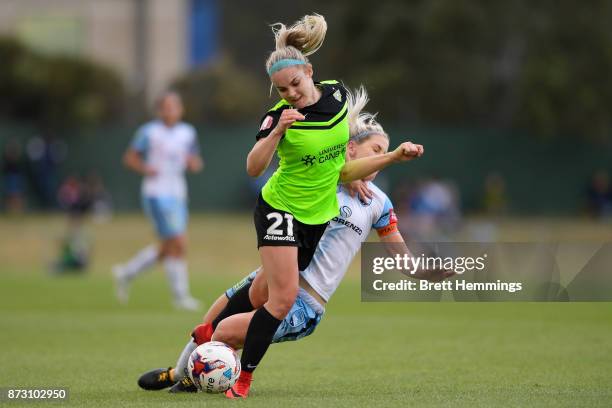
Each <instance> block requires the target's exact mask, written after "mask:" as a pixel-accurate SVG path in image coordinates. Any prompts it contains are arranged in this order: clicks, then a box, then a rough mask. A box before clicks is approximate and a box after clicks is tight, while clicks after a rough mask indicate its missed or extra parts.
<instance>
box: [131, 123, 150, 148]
mask: <svg viewBox="0 0 612 408" xmlns="http://www.w3.org/2000/svg"><path fill="white" fill-rule="evenodd" d="M148 129H149V126H147V125H144V126H141V127H140V128H139V129H138V130H137V131H136V135H134V139H132V143H131V145H130V147H131V148H132V149H134V150H136V151H137V152H138V153H140V154H146V153H147V151H148V150H149V132H148V131H147V130H148Z"/></svg>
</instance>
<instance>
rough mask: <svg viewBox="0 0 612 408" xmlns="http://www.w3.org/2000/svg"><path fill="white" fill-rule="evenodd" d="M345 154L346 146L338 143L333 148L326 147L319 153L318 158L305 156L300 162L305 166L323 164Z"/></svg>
mask: <svg viewBox="0 0 612 408" xmlns="http://www.w3.org/2000/svg"><path fill="white" fill-rule="evenodd" d="M345 152H346V144H344V143H340V144H337V145H334V146H330V147H326V148H325V149H323V150H321V151H320V152H319V155H318V156H313V155H310V154H306V155H304V156H303V157H302V162H303V163H304V165H305V166H312V165H314V164H315V163H325V162H326V161H328V160H333V159H336V158H338V157H340V155H344V153H345Z"/></svg>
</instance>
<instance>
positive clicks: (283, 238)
mask: <svg viewBox="0 0 612 408" xmlns="http://www.w3.org/2000/svg"><path fill="white" fill-rule="evenodd" d="M263 239H267V240H268V241H291V242H295V238H294V237H293V236H292V235H285V236H279V235H270V234H266V235H264V237H263Z"/></svg>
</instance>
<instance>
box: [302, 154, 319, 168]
mask: <svg viewBox="0 0 612 408" xmlns="http://www.w3.org/2000/svg"><path fill="white" fill-rule="evenodd" d="M315 159H316V157H315V156H311V155H309V154H307V155H305V156H304V157H302V162H303V163H304V165H305V166H312V165H313V164H314V163H315Z"/></svg>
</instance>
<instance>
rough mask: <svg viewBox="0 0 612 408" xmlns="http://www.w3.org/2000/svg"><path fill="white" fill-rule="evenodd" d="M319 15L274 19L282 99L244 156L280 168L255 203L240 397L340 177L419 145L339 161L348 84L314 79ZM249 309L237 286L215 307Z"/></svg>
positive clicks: (275, 74) (252, 167) (285, 306)
mask: <svg viewBox="0 0 612 408" xmlns="http://www.w3.org/2000/svg"><path fill="white" fill-rule="evenodd" d="M326 30H327V24H326V22H325V19H324V18H323V17H322V16H320V15H311V16H305V17H304V18H302V20H300V21H298V22H297V23H296V24H294V25H293V26H292V27H290V28H287V27H285V25H283V24H277V25H276V30H275V31H274V33H275V38H276V50H275V51H273V52H272V53H271V54H270V56H269V57H268V60H267V62H266V69H267V72H268V75H269V76H270V80H271V81H272V85H273V86H274V87H275V88H276V90H277V91H278V93H279V95H280V96H281V98H282V100H281V101H280V102H278V103H277V104H276V105H275V106H274V107H273V108H272V109H271V110H270V111H268V112H267V114H266V115H265V116H264V118H263V119H262V121H261V126H260V130H259V133H258V134H257V137H256V139H257V142H256V143H255V146H254V147H253V149H252V150H251V152H250V153H249V155H248V157H247V163H246V165H247V166H246V167H247V172H248V174H249V175H250V176H252V177H257V176H259V175H261V174H262V173H263V172H264V171H265V170H266V168H267V166H268V165H269V163H270V161H271V159H272V156H273V154H274V152H275V151H277V152H278V156H279V158H280V162H279V168H278V169H277V170H276V171H275V172H274V174H273V175H272V177H271V178H270V179H269V180H268V182H267V183H266V185H265V186H264V187H263V189H262V192H261V195H260V196H259V199H258V202H257V204H256V207H255V215H254V221H255V229H256V231H257V247H258V249H259V254H260V258H261V263H262V266H263V268H264V270H265V277H266V283H267V288H268V300H267V302H266V303H265V305H264V306H263V307H261V308H259V309H257V311H256V312H255V314H254V315H253V318H252V319H251V322H250V324H249V328H248V330H247V334H246V338H245V342H244V348H243V353H242V358H241V362H242V375H241V377H240V380H239V382H238V384H237V385H236V386H235V387H234V391H233V392H234V393H235V395H239V396H243V397H246V393H247V392H248V385H244V384H248V382H249V378H250V375H251V373H252V372H253V371H254V370H255V368H256V367H257V365H258V364H259V361H260V360H261V359H262V357H263V355H264V354H265V352H266V350H267V349H268V346H269V345H270V342H271V341H272V338H273V336H274V333H275V332H276V330H277V329H278V327H279V325H280V324H281V322H282V321H283V319H284V318H285V316H286V315H287V313H288V312H289V310H290V309H291V307H292V305H293V303H294V302H295V299H296V296H297V294H298V289H299V285H298V271H299V270H303V269H305V268H306V267H307V266H308V264H309V263H310V260H311V259H312V255H313V253H314V251H315V249H316V246H317V243H318V242H319V239H320V238H321V235H322V234H323V232H324V231H325V228H326V227H327V224H328V222H329V221H330V220H331V219H332V218H333V217H334V216H335V215H336V214H337V213H338V200H337V198H336V186H337V184H338V181H340V182H343V183H344V182H350V181H353V180H358V179H361V178H363V177H365V176H367V175H369V174H371V173H373V172H375V171H378V170H380V169H382V168H384V167H385V166H387V165H389V164H391V163H393V162H399V161H406V160H410V159H413V158H415V157H418V156H420V155H421V154H422V153H423V147H422V146H420V145H415V144H412V143H403V144H402V145H400V146H399V147H398V148H397V149H396V150H395V151H394V152H391V153H387V154H384V155H379V156H373V157H364V158H361V159H359V160H354V161H351V162H349V163H346V164H345V157H344V156H345V150H346V144H347V142H348V138H349V126H348V120H347V110H348V107H347V103H346V90H345V89H344V87H343V86H342V85H340V84H339V83H338V82H337V81H323V82H320V83H315V82H314V81H313V68H312V65H311V64H310V63H309V62H308V59H307V58H306V56H307V55H310V54H312V53H314V52H315V51H316V50H317V49H319V47H320V46H321V44H322V43H323V40H324V38H325V33H326ZM251 310H253V305H252V304H251V303H250V301H249V298H248V291H238V292H237V293H236V295H235V296H233V297H232V298H231V299H230V301H229V302H228V304H227V307H226V308H225V309H224V310H223V311H222V312H221V314H220V317H221V318H225V317H228V316H231V315H233V314H236V313H242V312H247V311H251Z"/></svg>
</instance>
